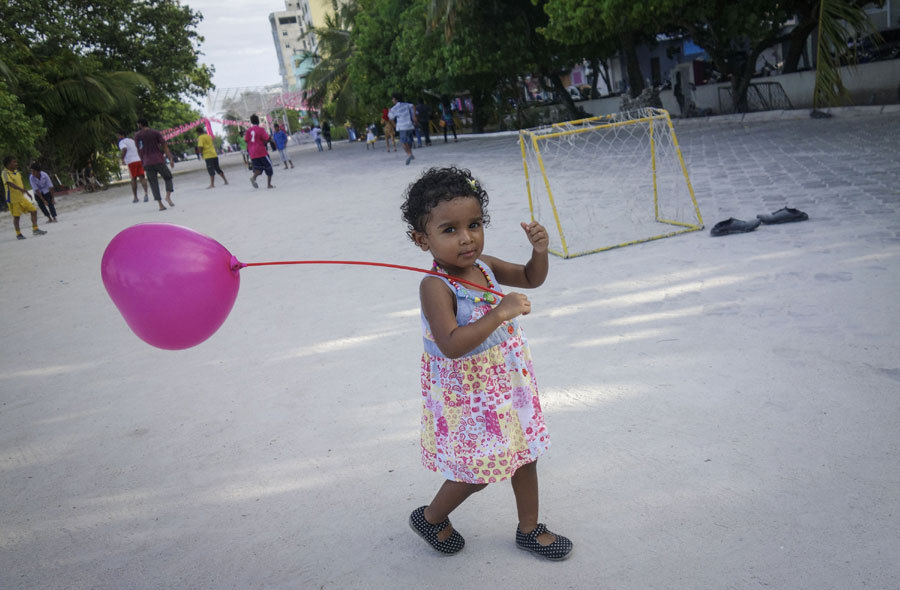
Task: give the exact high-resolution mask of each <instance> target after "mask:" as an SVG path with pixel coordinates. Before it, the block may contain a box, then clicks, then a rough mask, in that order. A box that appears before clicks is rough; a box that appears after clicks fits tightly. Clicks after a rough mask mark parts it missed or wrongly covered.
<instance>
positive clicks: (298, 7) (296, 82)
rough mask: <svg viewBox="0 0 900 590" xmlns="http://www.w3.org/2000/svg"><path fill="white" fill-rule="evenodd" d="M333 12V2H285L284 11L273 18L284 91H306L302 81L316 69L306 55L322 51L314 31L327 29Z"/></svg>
mask: <svg viewBox="0 0 900 590" xmlns="http://www.w3.org/2000/svg"><path fill="white" fill-rule="evenodd" d="M332 12H333V11H332V8H331V0H285V2H284V10H282V11H279V12H273V13H271V14H269V24H270V25H271V26H272V40H273V41H274V43H275V54H276V55H277V56H278V72H279V73H280V74H281V85H282V88H283V89H284V90H286V91H288V90H302V88H303V82H302V80H301V79H300V77H301V76H302V75H303V74H305V73H306V72H307V71H309V70H310V69H311V68H312V67H313V65H314V64H313V63H312V61H311V60H304V59H303V58H302V55H303V53H304V52H305V51H311V52H315V51H316V50H317V49H318V44H317V39H316V36H315V34H314V33H313V32H312V28H313V27H321V26H324V24H325V15H327V14H331V13H332Z"/></svg>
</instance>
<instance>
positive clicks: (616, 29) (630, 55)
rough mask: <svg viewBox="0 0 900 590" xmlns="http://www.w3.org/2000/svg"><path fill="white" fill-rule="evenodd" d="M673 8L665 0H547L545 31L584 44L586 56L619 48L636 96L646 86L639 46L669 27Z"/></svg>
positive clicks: (608, 53)
mask: <svg viewBox="0 0 900 590" xmlns="http://www.w3.org/2000/svg"><path fill="white" fill-rule="evenodd" d="M671 9H672V6H671V4H670V3H668V2H666V1H665V0H656V1H651V2H633V1H631V0H599V1H598V0H547V2H546V6H545V10H546V12H547V14H548V15H549V16H550V22H549V23H548V25H547V26H546V27H545V28H544V32H545V34H546V35H547V36H548V37H549V38H551V39H555V40H557V41H559V42H561V43H566V44H570V45H581V46H582V47H583V48H584V49H583V50H582V51H584V50H587V51H588V54H586V55H584V57H599V58H601V59H607V58H609V57H612V55H613V53H614V52H615V49H618V50H619V51H621V52H622V55H623V57H624V58H625V71H626V75H627V77H628V90H629V93H630V94H631V96H632V97H635V96H638V95H639V94H640V93H641V91H643V89H644V75H643V73H642V72H641V67H640V62H639V61H638V56H637V47H638V45H639V44H641V43H647V42H651V41H652V40H653V38H654V33H656V32H657V31H661V30H663V29H664V28H665V23H666V22H667V19H666V15H667V14H668V11H669V10H671ZM595 71H596V68H595ZM608 85H609V81H607V86H608ZM595 87H596V84H595Z"/></svg>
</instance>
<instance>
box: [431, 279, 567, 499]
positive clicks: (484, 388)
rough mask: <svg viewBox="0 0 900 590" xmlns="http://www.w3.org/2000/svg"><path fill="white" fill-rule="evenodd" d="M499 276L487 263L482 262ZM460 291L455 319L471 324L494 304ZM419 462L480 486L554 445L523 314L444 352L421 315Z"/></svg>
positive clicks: (511, 473)
mask: <svg viewBox="0 0 900 590" xmlns="http://www.w3.org/2000/svg"><path fill="white" fill-rule="evenodd" d="M476 264H478V265H479V266H480V267H481V268H482V270H483V271H484V272H485V273H487V274H489V276H490V278H491V282H493V283H494V284H495V285H496V284H497V281H496V279H495V277H494V275H493V272H492V271H491V269H490V267H489V266H487V265H486V264H485V263H483V262H481V261H478V262H477V263H476ZM441 280H443V281H444V282H445V283H446V284H447V288H449V289H450V290H451V291H452V292H453V294H454V295H455V296H456V309H457V313H456V321H457V324H458V325H460V326H464V325H467V324H470V323H472V322H474V321H476V320H478V319H479V318H481V317H482V316H484V315H485V314H486V313H488V312H489V311H490V310H491V307H492V306H491V304H490V303H487V302H485V301H481V302H478V303H476V302H475V301H473V300H472V299H471V298H470V297H465V296H464V294H465V293H463V295H461V294H460V293H459V292H457V290H456V289H455V288H454V287H453V286H452V285H451V284H450V283H449V281H447V280H446V279H444V278H441ZM422 334H423V341H424V345H425V352H424V353H423V354H422V376H421V377H422V381H421V382H422V431H421V434H422V463H423V464H424V465H425V467H428V468H429V469H431V470H433V471H437V472H439V473H440V474H441V475H443V476H444V477H445V478H447V479H449V480H452V481H459V482H465V483H473V484H482V483H494V482H498V481H503V480H504V479H508V478H510V477H511V476H512V475H513V474H514V473H515V472H516V469H518V468H519V467H521V466H522V465H525V464H527V463H531V462H533V461H535V460H536V459H537V458H538V457H540V456H541V455H542V454H543V453H544V452H545V451H546V450H547V449H548V448H549V446H550V437H549V436H548V433H547V427H546V426H545V425H544V417H543V414H542V413H541V404H540V401H539V400H538V388H537V381H536V380H535V378H534V371H533V368H532V361H531V352H530V351H529V349H528V342H527V341H526V339H525V333H524V332H523V331H522V328H521V327H520V326H519V322H518V319H517V318H516V319H513V320H511V321H509V322H504V323H503V324H502V325H501V326H500V327H498V328H497V329H496V330H495V331H494V332H493V333H492V334H491V335H490V336H489V337H488V338H487V339H486V340H485V341H484V342H483V343H482V344H481V345H479V346H478V347H477V348H475V349H474V350H472V351H470V352H468V353H467V354H466V355H465V356H462V357H460V358H457V359H450V358H446V357H444V356H443V354H442V353H441V351H440V349H438V347H437V344H435V342H434V337H433V336H432V334H431V329H430V328H429V325H428V321H427V320H426V319H425V315H424V313H423V314H422Z"/></svg>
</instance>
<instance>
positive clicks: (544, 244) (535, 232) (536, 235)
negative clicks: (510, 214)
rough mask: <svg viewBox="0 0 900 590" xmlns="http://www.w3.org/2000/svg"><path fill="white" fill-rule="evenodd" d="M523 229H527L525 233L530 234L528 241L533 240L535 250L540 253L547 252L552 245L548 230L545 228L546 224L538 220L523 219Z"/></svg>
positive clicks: (532, 244)
mask: <svg viewBox="0 0 900 590" xmlns="http://www.w3.org/2000/svg"><path fill="white" fill-rule="evenodd" d="M522 229H523V230H525V235H526V236H528V241H529V242H531V246H532V248H534V251H535V252H537V253H538V254H546V253H547V248H548V247H549V246H550V237H549V236H548V235H547V230H546V229H544V226H543V225H541V224H540V223H538V222H537V221H532V222H531V223H525V222H524V221H523V222H522Z"/></svg>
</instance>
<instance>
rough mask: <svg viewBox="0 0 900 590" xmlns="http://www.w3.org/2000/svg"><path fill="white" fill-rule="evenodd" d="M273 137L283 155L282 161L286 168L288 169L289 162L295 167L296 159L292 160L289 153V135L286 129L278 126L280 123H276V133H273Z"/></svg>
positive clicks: (276, 147)
mask: <svg viewBox="0 0 900 590" xmlns="http://www.w3.org/2000/svg"><path fill="white" fill-rule="evenodd" d="M272 139H274V140H275V149H277V150H278V154H279V155H280V156H281V162H282V163H283V164H284V169H285V170H287V167H288V164H290V165H291V168H293V167H294V161H293V160H291V158H290V157H289V156H288V154H287V142H288V136H287V133H285V131H284V129H282V128H281V127H279V126H278V123H275V133H273V134H272Z"/></svg>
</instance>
